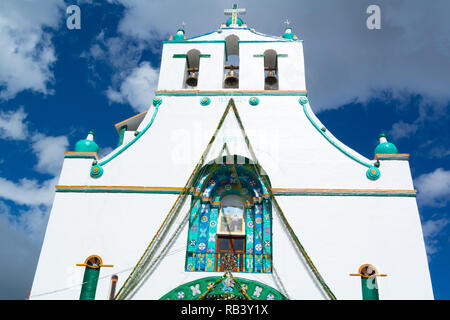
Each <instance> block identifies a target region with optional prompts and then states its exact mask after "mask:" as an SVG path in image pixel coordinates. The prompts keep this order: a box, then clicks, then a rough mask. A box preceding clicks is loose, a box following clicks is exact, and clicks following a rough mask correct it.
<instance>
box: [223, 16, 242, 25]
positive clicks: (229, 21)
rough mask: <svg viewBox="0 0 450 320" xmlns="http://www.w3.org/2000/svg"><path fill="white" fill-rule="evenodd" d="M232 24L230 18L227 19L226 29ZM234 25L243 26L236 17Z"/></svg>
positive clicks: (240, 20)
mask: <svg viewBox="0 0 450 320" xmlns="http://www.w3.org/2000/svg"><path fill="white" fill-rule="evenodd" d="M232 22H233V20H232V18H228V20H227V22H225V25H226V26H227V27H229V26H230V25H231V23H232ZM236 24H237V25H238V26H242V25H243V24H244V21H242V19H241V18H239V17H237V18H236Z"/></svg>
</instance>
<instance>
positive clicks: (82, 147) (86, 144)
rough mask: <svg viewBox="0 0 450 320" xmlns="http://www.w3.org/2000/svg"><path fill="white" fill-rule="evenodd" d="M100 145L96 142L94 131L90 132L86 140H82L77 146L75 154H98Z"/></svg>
mask: <svg viewBox="0 0 450 320" xmlns="http://www.w3.org/2000/svg"><path fill="white" fill-rule="evenodd" d="M98 149H99V147H98V145H97V143H95V141H94V131H93V130H91V131H89V133H88V135H87V137H86V139H82V140H80V141H78V142H77V143H76V144H75V152H95V153H98Z"/></svg>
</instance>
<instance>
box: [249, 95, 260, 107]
mask: <svg viewBox="0 0 450 320" xmlns="http://www.w3.org/2000/svg"><path fill="white" fill-rule="evenodd" d="M248 103H250V104H251V105H252V106H257V105H258V104H259V99H258V98H257V97H251V98H250V99H248Z"/></svg>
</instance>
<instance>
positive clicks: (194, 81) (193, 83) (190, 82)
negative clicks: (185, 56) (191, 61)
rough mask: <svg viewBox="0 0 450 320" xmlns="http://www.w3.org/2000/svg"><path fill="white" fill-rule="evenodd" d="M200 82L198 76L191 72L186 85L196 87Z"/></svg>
mask: <svg viewBox="0 0 450 320" xmlns="http://www.w3.org/2000/svg"><path fill="white" fill-rule="evenodd" d="M197 82H198V75H197V74H196V73H195V72H189V76H188V78H187V79H186V84H187V85H188V86H190V87H196V86H197Z"/></svg>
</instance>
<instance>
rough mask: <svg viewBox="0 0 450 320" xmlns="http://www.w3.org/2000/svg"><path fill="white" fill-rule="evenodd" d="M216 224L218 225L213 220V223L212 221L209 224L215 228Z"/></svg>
mask: <svg viewBox="0 0 450 320" xmlns="http://www.w3.org/2000/svg"><path fill="white" fill-rule="evenodd" d="M216 224H217V223H216V221H214V220H213V221H211V222H210V223H209V225H210V226H211V227H215V226H216Z"/></svg>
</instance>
